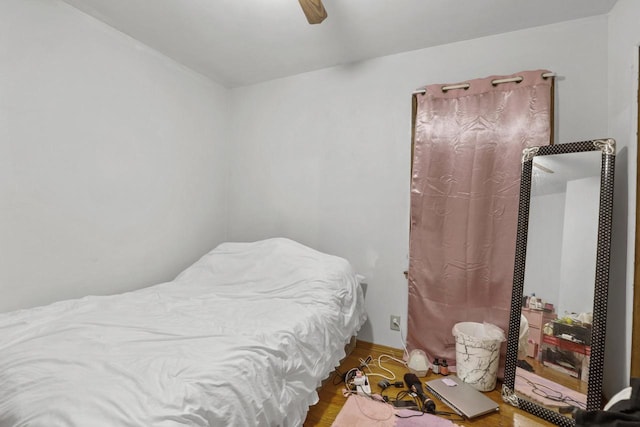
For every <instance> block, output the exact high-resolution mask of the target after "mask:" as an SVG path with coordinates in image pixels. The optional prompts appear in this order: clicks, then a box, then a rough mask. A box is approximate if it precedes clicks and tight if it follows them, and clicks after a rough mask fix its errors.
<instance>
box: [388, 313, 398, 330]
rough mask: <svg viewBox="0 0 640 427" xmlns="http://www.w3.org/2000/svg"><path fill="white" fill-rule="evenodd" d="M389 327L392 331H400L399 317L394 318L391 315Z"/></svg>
mask: <svg viewBox="0 0 640 427" xmlns="http://www.w3.org/2000/svg"><path fill="white" fill-rule="evenodd" d="M389 327H390V328H391V330H392V331H399V330H400V316H396V315H394V314H392V315H391V319H390V321H389Z"/></svg>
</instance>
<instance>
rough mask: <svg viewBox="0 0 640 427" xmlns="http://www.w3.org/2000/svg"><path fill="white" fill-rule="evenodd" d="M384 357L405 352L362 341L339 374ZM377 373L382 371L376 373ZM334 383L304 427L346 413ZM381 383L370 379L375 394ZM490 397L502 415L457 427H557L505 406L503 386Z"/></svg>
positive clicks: (399, 371) (325, 424)
mask: <svg viewBox="0 0 640 427" xmlns="http://www.w3.org/2000/svg"><path fill="white" fill-rule="evenodd" d="M380 354H388V355H390V356H393V357H396V358H398V359H402V350H399V349H395V348H391V347H385V346H381V345H377V344H371V343H368V342H363V341H358V342H357V344H356V347H355V349H354V350H353V352H352V353H351V354H350V355H349V356H348V357H347V358H346V359H345V360H344V361H343V362H342V364H341V365H340V367H339V368H338V371H339V372H342V373H344V372H347V371H348V370H349V369H351V368H353V367H357V366H358V365H359V364H360V362H359V359H360V358H361V359H366V357H367V356H369V355H371V356H372V357H373V358H374V359H377V358H378V356H379V355H380ZM384 366H385V367H386V368H388V369H390V370H391V371H393V372H394V374H395V375H396V377H397V378H398V379H399V380H402V378H403V376H404V374H405V373H406V372H408V371H407V369H406V368H405V367H404V366H402V365H400V364H398V363H395V362H392V361H389V362H388V363H384ZM374 372H380V371H379V370H375V369H374ZM437 377H438V376H437V375H436V374H434V373H432V372H429V374H428V376H427V377H426V378H424V379H422V378H421V380H422V382H424V381H425V380H428V379H433V378H437ZM332 379H333V377H331V378H330V379H329V381H326V383H325V385H324V386H323V387H322V388H321V389H320V391H319V392H318V394H319V396H320V401H319V402H318V403H317V404H316V405H314V406H312V407H311V408H309V413H308V415H307V419H306V421H305V423H304V427H330V426H331V424H332V423H333V421H334V420H335V418H336V416H337V415H338V413H339V412H340V410H341V409H342V405H343V404H344V402H345V397H344V396H343V395H342V389H343V388H344V384H343V383H341V384H338V385H334V384H333V382H332ZM381 379H382V378H380V377H374V376H372V377H370V383H371V390H372V392H373V393H380V387H379V386H378V382H379V381H380V380H381ZM388 390H393V391H391V392H390V393H388V394H390V395H392V396H393V395H394V394H395V390H400V389H395V388H393V387H392V388H391V389H388ZM427 394H428V393H427ZM487 396H489V397H490V398H491V399H493V400H494V401H496V402H497V403H499V404H500V412H499V413H495V414H491V415H485V416H482V417H479V418H476V419H473V420H466V421H457V424H458V425H461V426H465V427H466V426H472V427H508V426H515V427H530V426H531V427H538V426H551V425H553V424H550V423H548V422H546V421H544V420H541V419H540V418H536V417H533V416H532V415H529V414H528V413H527V412H524V411H521V410H520V409H517V408H514V407H512V406H511V405H508V404H506V403H504V402H503V401H502V397H501V396H500V391H499V386H498V387H496V390H494V391H491V392H488V393H487ZM431 397H433V396H431ZM433 400H434V401H435V402H436V405H437V406H438V409H439V410H448V407H447V406H446V405H445V404H444V403H442V402H440V401H439V400H437V399H435V398H434V399H433Z"/></svg>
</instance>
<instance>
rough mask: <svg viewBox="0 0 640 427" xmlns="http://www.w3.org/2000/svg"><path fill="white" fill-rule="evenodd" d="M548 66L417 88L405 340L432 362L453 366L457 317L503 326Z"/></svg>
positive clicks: (547, 117) (546, 119) (546, 129)
mask: <svg viewBox="0 0 640 427" xmlns="http://www.w3.org/2000/svg"><path fill="white" fill-rule="evenodd" d="M545 72H546V71H544V70H538V71H527V72H522V73H518V74H516V75H513V76H492V77H489V78H486V79H477V80H471V81H470V82H469V83H470V87H469V88H468V89H467V90H464V89H457V90H448V91H443V90H442V86H443V85H440V84H439V85H431V86H427V87H426V93H425V94H424V95H416V99H417V113H416V120H415V123H416V125H415V149H414V160H413V169H412V180H411V233H410V242H409V246H410V248H409V307H408V333H407V344H408V347H409V349H421V350H424V351H425V352H426V353H427V355H428V356H429V358H430V359H431V360H433V358H436V357H437V358H440V359H441V358H446V359H447V362H448V363H449V364H450V365H453V364H455V340H454V338H453V335H452V333H451V330H452V328H453V326H454V325H455V324H456V323H458V322H467V321H470V322H480V323H482V322H488V323H492V324H494V325H497V326H498V327H500V328H502V329H503V330H505V331H507V330H508V326H509V312H510V306H511V288H512V285H513V266H514V260H515V243H516V232H517V219H518V198H519V190H520V187H519V186H520V169H521V156H522V150H523V148H525V147H527V146H535V145H547V144H549V141H550V129H551V87H552V82H551V80H552V79H544V78H543V77H542V74H543V73H545ZM514 76H522V77H523V80H522V81H521V82H520V83H504V84H497V85H495V86H494V85H492V83H491V81H492V80H494V79H496V78H505V77H514ZM503 347H505V348H506V346H503ZM503 354H504V349H503ZM503 365H504V357H501V371H502V366H503Z"/></svg>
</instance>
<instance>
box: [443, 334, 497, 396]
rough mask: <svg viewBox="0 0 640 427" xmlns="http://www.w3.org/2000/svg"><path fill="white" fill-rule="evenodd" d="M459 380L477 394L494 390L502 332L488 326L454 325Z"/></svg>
mask: <svg viewBox="0 0 640 427" xmlns="http://www.w3.org/2000/svg"><path fill="white" fill-rule="evenodd" d="M452 332H453V336H454V337H455V339H456V372H457V375H458V378H460V379H461V380H462V381H464V382H465V383H467V384H469V385H471V386H473V387H474V388H476V389H477V390H480V391H491V390H493V389H494V388H495V387H496V378H497V377H498V365H499V362H500V346H501V344H502V343H503V342H504V341H506V339H505V336H504V331H503V330H502V329H500V328H499V327H497V326H496V325H492V324H491V323H475V322H462V323H456V324H455V325H454V326H453V331H452Z"/></svg>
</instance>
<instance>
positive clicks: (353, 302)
mask: <svg viewBox="0 0 640 427" xmlns="http://www.w3.org/2000/svg"><path fill="white" fill-rule="evenodd" d="M364 320H365V315H364V308H363V298H362V291H361V290H360V286H359V285H358V283H357V279H356V276H355V274H354V273H353V271H352V270H351V267H350V265H349V263H348V262H347V261H345V260H344V259H342V258H338V257H334V256H329V255H325V254H322V253H320V252H317V251H314V250H312V249H309V248H307V247H305V246H303V245H301V244H298V243H296V242H293V241H291V240H287V239H269V240H264V241H261V242H256V243H225V244H222V245H220V246H218V247H217V248H216V249H214V250H213V251H211V252H210V253H209V254H207V255H205V256H204V257H203V258H202V259H200V260H199V261H198V262H196V263H195V264H194V265H192V266H191V267H189V268H188V269H187V270H185V271H184V272H183V273H181V274H180V275H179V276H178V277H177V278H176V279H175V280H174V281H173V282H169V283H164V284H160V285H157V286H153V287H149V288H145V289H141V290H139V291H135V292H129V293H126V294H121V295H114V296H106V297H97V296H91V297H86V298H82V299H79V300H70V301H63V302H59V303H54V304H51V305H48V306H45V307H39V308H34V309H28V310H21V311H16V312H11V313H4V314H0V426H2V427H5V426H7V427H8V426H11V427H14V426H30V427H45V426H46V427H56V426H83V427H101V426H110V427H116V426H135V427H141V426H245V425H247V426H248V425H260V426H300V425H302V423H303V421H304V418H305V416H306V413H307V410H308V406H309V405H312V404H314V403H316V402H317V394H316V392H315V390H316V388H317V387H318V386H319V384H320V381H321V380H322V379H323V378H324V377H325V376H326V375H327V374H328V373H329V372H330V371H331V369H332V368H333V367H335V366H336V365H337V363H338V361H339V360H340V358H342V357H343V356H344V344H345V343H346V342H347V341H348V340H349V338H350V337H351V336H352V335H353V334H354V333H355V332H356V331H357V330H358V329H359V328H360V326H361V325H362V323H363V322H364Z"/></svg>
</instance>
